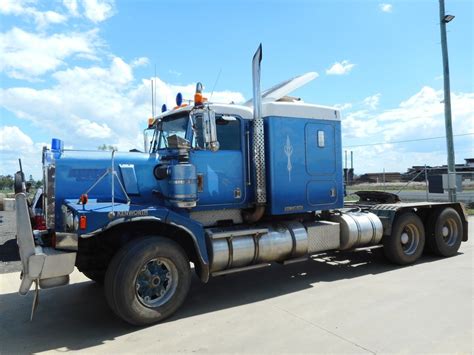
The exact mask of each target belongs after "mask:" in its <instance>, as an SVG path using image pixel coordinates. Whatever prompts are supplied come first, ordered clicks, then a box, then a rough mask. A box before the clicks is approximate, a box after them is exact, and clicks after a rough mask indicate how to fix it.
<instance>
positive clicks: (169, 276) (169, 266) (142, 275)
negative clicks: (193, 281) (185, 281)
mask: <svg viewBox="0 0 474 355" xmlns="http://www.w3.org/2000/svg"><path fill="white" fill-rule="evenodd" d="M177 281H178V272H177V269H176V267H175V266H174V264H173V263H171V262H170V261H169V260H167V259H161V258H157V259H152V260H150V261H148V262H147V263H146V264H145V265H143V267H142V268H141V269H140V270H139V271H138V274H137V277H136V279H135V292H136V295H137V298H138V300H139V301H140V302H141V303H142V304H143V305H144V306H146V307H158V306H160V305H162V304H164V303H166V302H167V301H168V300H169V299H170V298H171V296H173V294H174V292H175V291H176V286H177Z"/></svg>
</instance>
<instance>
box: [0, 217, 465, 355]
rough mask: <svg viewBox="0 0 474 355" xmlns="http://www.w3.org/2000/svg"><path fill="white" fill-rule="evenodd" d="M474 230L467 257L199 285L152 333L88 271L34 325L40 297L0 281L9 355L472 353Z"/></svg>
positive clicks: (274, 271)
mask: <svg viewBox="0 0 474 355" xmlns="http://www.w3.org/2000/svg"><path fill="white" fill-rule="evenodd" d="M473 222H474V219H472V218H471V220H470V241H469V242H468V243H463V244H462V246H461V249H460V252H459V254H458V255H456V256H454V257H452V258H448V259H437V258H434V257H429V256H424V257H423V258H422V259H420V261H419V262H418V263H417V264H416V265H413V266H410V267H395V266H393V265H390V264H388V263H387V262H386V261H385V259H384V258H383V255H382V254H381V250H375V251H372V252H356V253H345V254H344V253H339V254H337V255H335V256H332V257H326V258H321V259H313V260H310V261H308V262H305V263H299V264H293V265H289V266H285V267H283V266H279V265H275V266H273V267H271V268H267V269H262V270H256V271H253V272H247V273H240V274H234V275H228V276H225V277H220V278H216V279H213V280H211V281H210V283H209V284H207V285H202V284H200V283H199V281H198V280H197V279H196V278H194V280H193V283H192V289H191V292H190V295H189V297H188V299H187V300H186V302H185V304H184V305H183V307H182V308H181V309H180V310H179V311H178V312H177V313H176V314H175V315H174V316H173V317H172V318H171V319H169V320H168V321H166V322H164V323H162V324H158V325H155V326H151V327H148V328H135V327H131V326H128V325H127V324H124V323H123V322H122V321H120V320H119V319H117V318H116V317H115V316H114V315H113V314H112V312H111V311H109V309H108V308H107V305H106V303H105V299H104V297H103V290H102V288H101V287H100V286H98V285H96V284H95V283H93V282H91V281H88V280H87V279H86V278H85V277H84V276H82V274H80V273H79V272H75V273H73V275H72V284H71V285H70V286H65V287H60V288H56V289H50V290H43V291H41V295H40V304H39V308H38V310H37V312H36V315H35V319H34V320H33V321H32V322H30V321H29V313H30V307H31V302H32V299H33V295H32V293H31V292H30V294H29V295H27V296H25V297H21V296H19V295H18V294H17V290H18V285H19V280H18V279H19V273H18V272H14V273H6V274H1V275H0V353H2V354H8V353H31V352H45V351H49V352H52V351H55V352H63V351H69V350H73V351H81V352H87V353H93V352H105V353H124V352H127V353H131V352H140V353H150V352H154V353H156V352H160V353H177V352H184V353H189V352H208V353H229V352H232V353H243V352H252V353H289V352H290V353H341V352H343V353H393V352H409V353H472V349H473V348H474V346H473V303H472V301H473V249H474V248H473V245H474V243H473V239H474V233H472V230H473V227H474V223H473Z"/></svg>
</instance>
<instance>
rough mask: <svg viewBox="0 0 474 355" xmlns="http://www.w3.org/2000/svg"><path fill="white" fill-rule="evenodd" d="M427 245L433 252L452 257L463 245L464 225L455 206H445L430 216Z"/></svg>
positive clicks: (427, 228)
mask: <svg viewBox="0 0 474 355" xmlns="http://www.w3.org/2000/svg"><path fill="white" fill-rule="evenodd" d="M426 230H427V233H426V246H427V249H428V250H429V251H431V252H432V253H433V254H436V255H439V256H443V257H450V256H453V255H456V254H457V252H458V250H459V247H460V246H461V241H462V235H463V225H462V221H461V217H460V216H459V214H458V212H457V211H456V210H455V209H454V208H450V207H448V208H445V209H443V210H441V211H440V212H437V213H434V214H433V215H431V216H430V218H429V220H428V223H427V226H426Z"/></svg>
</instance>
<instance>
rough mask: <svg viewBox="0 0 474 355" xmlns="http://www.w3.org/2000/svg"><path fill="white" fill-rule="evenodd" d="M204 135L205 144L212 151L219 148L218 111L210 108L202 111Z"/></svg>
mask: <svg viewBox="0 0 474 355" xmlns="http://www.w3.org/2000/svg"><path fill="white" fill-rule="evenodd" d="M202 136H203V140H204V146H205V148H206V149H209V150H210V151H212V152H217V151H218V150H219V142H218V141H217V130H216V113H215V112H214V111H213V110H210V109H204V110H203V112H202Z"/></svg>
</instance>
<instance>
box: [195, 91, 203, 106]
mask: <svg viewBox="0 0 474 355" xmlns="http://www.w3.org/2000/svg"><path fill="white" fill-rule="evenodd" d="M202 102H203V101H202V93H200V92H197V93H195V94H194V105H200V104H202Z"/></svg>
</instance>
